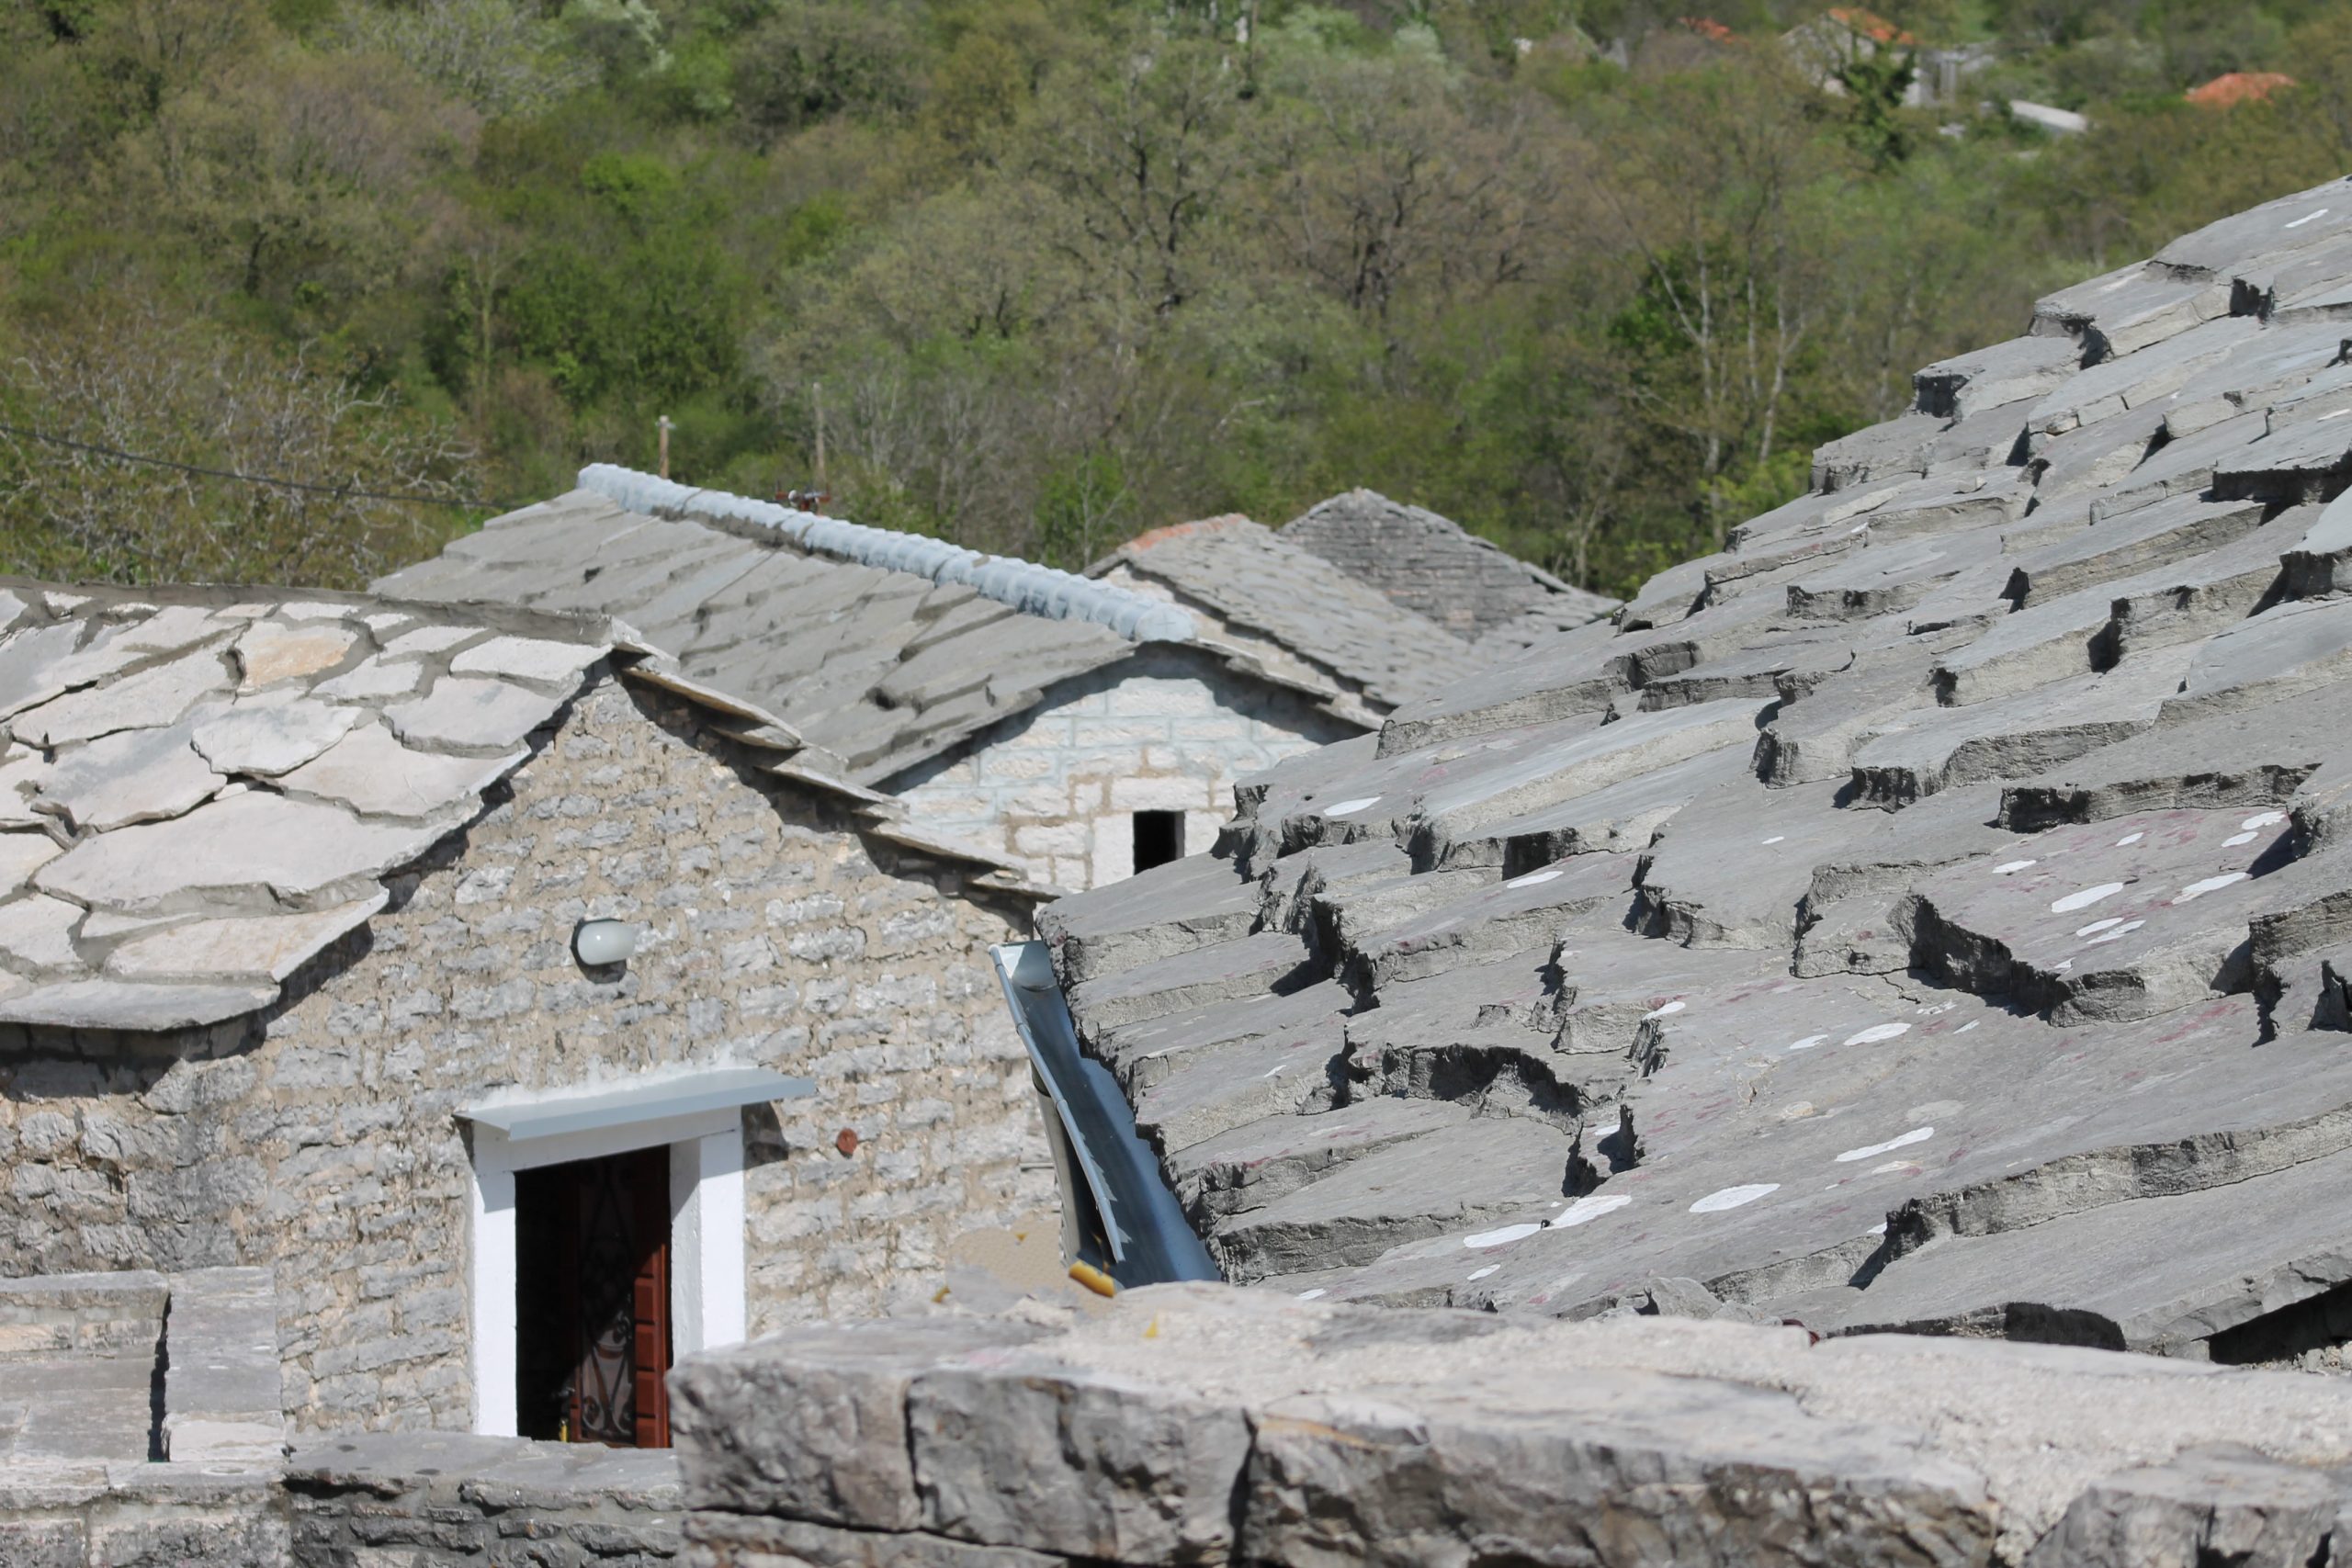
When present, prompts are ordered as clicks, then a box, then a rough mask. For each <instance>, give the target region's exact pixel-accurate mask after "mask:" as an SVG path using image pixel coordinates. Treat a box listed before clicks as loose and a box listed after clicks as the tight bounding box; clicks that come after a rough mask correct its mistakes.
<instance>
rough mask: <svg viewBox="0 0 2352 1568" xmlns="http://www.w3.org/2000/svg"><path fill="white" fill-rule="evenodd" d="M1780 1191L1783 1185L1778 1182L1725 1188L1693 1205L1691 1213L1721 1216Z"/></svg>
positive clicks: (1756, 1182) (1763, 1182) (1751, 1183)
mask: <svg viewBox="0 0 2352 1568" xmlns="http://www.w3.org/2000/svg"><path fill="white" fill-rule="evenodd" d="M1779 1190H1781V1184H1780V1183H1779V1182H1777V1181H1751V1182H1748V1183H1747V1185H1746V1186H1744V1187H1725V1188H1723V1189H1721V1190H1717V1191H1713V1192H1710V1193H1708V1194H1707V1195H1706V1196H1705V1197H1704V1198H1702V1199H1700V1200H1699V1201H1697V1202H1695V1203H1693V1204H1691V1213H1694V1214H1720V1213H1723V1212H1724V1210H1725V1209H1736V1208H1738V1207H1740V1206H1741V1205H1742V1204H1745V1203H1753V1202H1754V1201H1756V1200H1758V1198H1762V1197H1767V1196H1769V1195H1770V1194H1771V1193H1774V1192H1778V1191H1779Z"/></svg>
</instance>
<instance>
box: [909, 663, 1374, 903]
mask: <svg viewBox="0 0 2352 1568" xmlns="http://www.w3.org/2000/svg"><path fill="white" fill-rule="evenodd" d="M1356 733H1358V731H1357V730H1356V729H1355V728H1354V727H1352V726H1350V725H1346V724H1343V723H1341V722H1340V720H1338V719H1335V718H1332V717H1330V716H1328V715H1326V714H1323V713H1321V712H1319V711H1318V710H1317V709H1316V708H1315V707H1313V706H1311V705H1309V704H1307V703H1306V701H1304V700H1302V699H1300V698H1297V697H1294V696H1292V695H1290V694H1286V693H1283V692H1280V691H1277V690H1275V689H1272V688H1269V687H1264V686H1260V685H1256V684H1254V683H1252V682H1246V681H1244V680H1243V679H1242V678H1241V677H1239V676H1238V675H1235V674H1233V673H1232V672H1231V671H1228V670H1227V669H1226V668H1225V667H1224V666H1223V665H1222V664H1221V663H1219V662H1218V661H1217V660H1216V659H1214V658H1212V657H1209V656H1207V655H1204V654H1201V653H1197V652H1186V651H1184V650H1182V649H1171V648H1154V649H1146V650H1145V651H1143V652H1141V653H1139V654H1138V655H1137V656H1136V658H1134V659H1130V660H1125V661H1124V662H1122V663H1119V664H1115V665H1113V666H1111V667H1110V668H1109V669H1106V670H1103V671H1096V672H1095V673H1093V674H1090V675H1085V676H1081V677H1080V678H1078V679H1076V680H1073V681H1069V682H1065V683H1064V684H1063V685H1061V686H1059V687H1057V688H1056V689H1055V690H1054V691H1053V692H1050V693H1048V694H1047V696H1046V701H1045V702H1043V703H1040V704H1039V705H1037V706H1035V707H1034V708H1032V709H1030V710H1029V711H1028V712H1026V713H1024V714H1022V715H1019V716H1015V717H1012V718H1008V719H1005V720H1003V721H1002V722H1001V723H999V724H997V725H994V726H992V727H991V728H989V729H987V730H984V731H982V732H981V733H980V734H979V735H978V737H976V738H975V739H973V740H972V741H971V742H969V743H968V744H967V746H966V747H964V748H963V749H962V750H959V751H958V752H957V753H956V754H955V755H954V756H952V757H950V758H948V759H945V760H944V761H939V762H936V763H932V764H927V765H926V766H925V767H923V768H922V769H919V770H915V771H912V772H910V773H904V774H901V775H899V778H898V779H896V780H894V781H892V782H891V783H889V784H887V785H885V786H884V787H886V788H888V789H889V790H890V791H891V793H893V794H894V795H898V796H899V799H901V800H902V801H904V802H905V803H906V804H907V806H908V807H909V808H910V811H911V812H912V813H913V815H914V817H915V818H916V820H918V821H920V822H922V824H923V825H924V826H925V827H926V828H929V829H932V830H933V831H936V832H940V833H944V834H948V835H952V836H953V837H955V838H956V839H958V840H962V841H965V842H967V843H975V844H979V845H982V846H983V847H986V848H989V849H990V850H992V851H997V852H1001V853H1003V854H1005V855H1006V856H1008V857H1009V858H1011V859H1012V860H1014V861H1016V862H1018V863H1021V864H1022V865H1023V866H1024V867H1025V868H1026V869H1027V870H1028V872H1029V874H1031V875H1032V876H1034V877H1036V878H1038V879H1040V880H1042V881H1045V882H1048V883H1051V884H1052V885H1053V886H1057V887H1061V888H1066V889H1069V890H1071V891H1077V890H1080V889H1083V888H1088V887H1100V886H1103V884H1104V883H1106V882H1116V881H1118V880H1119V879H1120V878H1122V877H1125V876H1128V875H1131V874H1134V871H1135V860H1134V854H1135V839H1134V826H1133V824H1134V816H1135V813H1136V812H1137V811H1182V812H1183V813H1184V814H1185V821H1184V847H1185V849H1186V850H1187V851H1188V852H1198V851H1201V850H1204V849H1206V848H1207V847H1208V845H1209V842H1210V840H1213V839H1214V838H1215V837H1216V830H1217V829H1218V828H1219V827H1220V826H1221V825H1223V823H1224V822H1225V820H1226V818H1228V817H1230V816H1231V815H1232V814H1233V785H1234V784H1235V782H1236V781H1237V780H1239V779H1243V778H1246V777H1248V776H1249V775H1250V774H1251V773H1257V772H1258V771H1259V770H1261V769H1262V768H1267V767H1271V766H1272V765H1273V763H1274V762H1276V761H1279V760H1280V759H1282V758H1283V757H1287V756H1290V755H1292V754H1294V753H1295V752H1299V751H1304V750H1310V749H1311V748H1313V747H1316V746H1320V745H1322V744H1324V743H1325V742H1327V741H1331V740H1340V739H1346V738H1347V737H1348V736H1350V735H1352V734H1356Z"/></svg>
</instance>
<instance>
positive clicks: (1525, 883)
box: [1503, 865, 1564, 887]
mask: <svg viewBox="0 0 2352 1568" xmlns="http://www.w3.org/2000/svg"><path fill="white" fill-rule="evenodd" d="M1563 874H1564V873H1563V872H1562V871H1561V870H1560V868H1559V867H1558V866H1556V865H1547V866H1545V867H1544V869H1543V870H1542V871H1531V872H1529V873H1528V874H1526V875H1524V876H1514V877H1512V878H1511V879H1510V881H1509V882H1506V883H1504V884H1503V886H1505V887H1533V886H1536V885H1537V884H1539V883H1544V882H1549V881H1551V880H1553V879H1554V878H1555V877H1557V876H1560V875H1563Z"/></svg>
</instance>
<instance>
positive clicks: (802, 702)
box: [374, 475, 1338, 784]
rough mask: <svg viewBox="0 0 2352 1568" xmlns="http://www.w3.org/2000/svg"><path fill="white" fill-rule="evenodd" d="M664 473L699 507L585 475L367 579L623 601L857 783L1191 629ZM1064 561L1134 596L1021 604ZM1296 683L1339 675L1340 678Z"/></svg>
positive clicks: (560, 607)
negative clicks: (826, 542) (993, 578)
mask: <svg viewBox="0 0 2352 1568" xmlns="http://www.w3.org/2000/svg"><path fill="white" fill-rule="evenodd" d="M628 478H630V479H643V480H646V482H647V484H649V485H658V484H661V483H662V481H658V480H651V479H649V478H648V476H643V475H636V476H628ZM607 488H625V487H618V486H612V485H608V486H607ZM665 490H666V491H668V492H675V497H674V499H675V500H676V501H677V502H678V504H680V505H683V506H684V507H685V508H686V509H688V510H691V511H693V512H694V513H695V515H691V516H687V515H681V516H656V515H652V514H651V513H648V512H645V511H639V510H631V509H630V508H629V507H628V505H625V504H624V503H623V502H619V501H616V500H614V499H611V498H609V497H608V496H606V495H605V494H604V493H601V492H600V491H594V490H589V489H584V488H583V489H581V490H575V491H569V492H567V493H565V494H563V495H560V496H557V497H555V498H554V499H552V500H550V501H547V502H541V503H540V504H538V505H537V506H529V507H525V508H524V509H523V510H521V511H519V512H514V513H508V514H506V515H505V516H503V517H499V518H494V519H492V521H491V522H490V523H488V524H487V525H484V526H483V528H482V530H481V532H480V533H478V534H474V535H471V536H468V537H466V538H462V539H459V540H458V541H457V542H456V543H454V544H452V545H451V546H450V547H448V548H447V550H445V551H443V552H442V554H440V555H439V556H437V557H435V558H433V559H431V560H428V561H424V562H421V563H420V564H418V565H416V566H413V567H409V568H407V569H405V570H401V571H397V572H394V573H392V574H391V575H390V576H389V577H386V578H383V579H381V580H380V581H378V582H377V583H376V584H375V585H374V586H375V588H376V590H377V592H383V593H390V594H396V595H399V596H401V597H404V598H413V599H423V600H429V601H435V602H439V603H446V604H521V605H526V606H529V607H531V608H534V609H542V610H557V611H571V612H593V613H594V614H597V615H611V616H613V617H616V619H619V620H621V621H624V622H626V623H628V625H629V626H632V627H634V628H635V629H636V630H637V631H638V632H639V633H641V634H642V635H643V636H645V637H647V638H649V639H650V641H652V642H653V643H654V644H656V645H658V646H659V647H661V648H662V649H666V650H668V651H670V652H671V653H672V654H673V655H674V656H675V658H676V660H677V663H678V667H679V668H680V670H681V671H684V673H686V674H688V675H690V676H691V677H692V678H693V679H694V680H695V681H696V682H701V683H702V684H704V685H705V686H707V687H708V688H710V689H712V690H715V691H718V692H722V693H729V694H734V695H735V696H736V697H738V698H741V699H742V700H744V701H747V702H750V703H753V704H756V705H759V706H761V707H762V708H763V709H765V710H768V711H769V712H771V713H773V714H775V715H777V716H780V718H781V720H782V721H783V722H785V723H786V725H788V727H789V728H790V729H791V730H792V731H793V732H794V734H795V736H796V737H797V739H798V740H800V741H804V742H805V743H806V744H807V745H808V746H809V747H810V748H812V749H814V750H816V751H817V752H818V753H819V754H820V755H821V756H823V757H824V758H825V759H827V765H828V766H829V767H831V769H833V770H834V771H837V772H840V773H842V774H844V775H845V776H847V777H848V778H850V779H853V780H854V781H855V782H857V783H859V784H880V783H882V782H883V781H886V780H888V779H889V778H890V777H891V776H893V775H894V774H897V773H901V772H904V771H905V770H906V769H908V768H910V767H912V766H914V765H915V764H917V763H919V762H922V761H928V760H929V759H931V758H933V757H936V756H939V755H941V754H942V753H944V752H945V751H947V750H949V749H951V748H952V747H953V746H955V745H956V743H957V742H959V741H961V740H964V739H967V738H968V737H970V736H972V735H973V734H975V733H977V732H978V730H980V729H982V728H986V727H987V726H989V725H990V724H993V723H995V722H996V721H997V720H999V719H1001V718H1005V717H1007V716H1012V715H1014V714H1018V713H1021V712H1023V711H1024V710H1026V709H1028V708H1030V707H1033V706H1035V705H1036V704H1037V703H1038V702H1039V701H1041V700H1042V699H1043V697H1044V694H1045V690H1046V687H1048V686H1050V685H1052V684H1053V683H1054V682H1057V681H1063V680H1067V679H1069V678H1071V677H1074V676H1079V675H1084V674H1087V673H1089V672H1091V671H1096V670H1101V669H1103V668H1105V667H1107V666H1110V665H1113V664H1116V663H1118V662H1120V661H1121V660H1125V659H1127V658H1129V657H1130V656H1131V655H1133V654H1134V652H1135V650H1136V647H1137V646H1138V644H1137V641H1136V638H1138V637H1170V634H1171V633H1174V632H1182V634H1183V637H1182V638H1179V639H1178V640H1183V639H1185V638H1189V637H1190V633H1191V626H1190V623H1189V622H1188V621H1187V620H1186V619H1185V617H1183V616H1182V615H1179V614H1177V613H1176V612H1173V611H1171V610H1169V609H1167V608H1166V607H1165V606H1163V605H1160V604H1154V603H1152V602H1151V601H1148V600H1143V599H1139V598H1137V597H1136V596H1134V595H1117V591H1116V590H1109V589H1103V588H1099V587H1098V586H1097V585H1094V584H1091V583H1087V582H1085V581H1083V580H1081V579H1077V578H1072V577H1069V576H1068V574H1064V573H1053V572H1047V571H1046V569H1044V568H1042V567H1035V566H1030V565H1028V564H1027V563H1025V562H1002V561H998V562H994V563H990V562H989V560H988V559H987V558H980V557H977V556H973V555H972V553H971V552H969V551H961V552H958V551H954V550H949V549H947V548H946V547H944V546H940V545H939V542H938V541H936V540H929V539H920V538H917V537H915V536H911V535H906V536H889V535H887V534H886V533H885V531H883V530H878V529H854V525H844V524H839V523H834V522H832V520H830V519H809V520H808V521H809V523H811V524H812V525H813V524H830V525H831V528H832V529H834V530H835V531H840V530H849V529H854V533H855V534H856V535H857V536H861V540H860V542H865V543H871V542H872V541H870V540H864V539H863V537H862V536H869V535H870V536H880V537H881V538H883V539H884V540H885V541H886V542H887V541H888V540H898V541H902V542H903V543H904V544H905V545H906V546H907V547H908V550H909V552H910V553H909V554H908V556H907V558H906V561H905V564H904V567H903V569H901V568H899V567H893V566H890V565H867V564H864V563H863V562H861V561H858V560H852V559H847V558H842V557H841V556H839V555H836V554H831V553H820V552H817V551H814V550H812V549H810V548H808V547H803V545H802V544H800V543H797V542H796V541H795V540H794V539H793V538H792V537H790V536H788V535H787V534H786V533H785V532H784V531H782V530H780V529H779V528H777V527H775V526H772V525H768V524H766V523H764V522H763V521H762V520H761V519H759V518H756V517H746V516H745V515H743V513H745V511H746V509H747V508H752V507H758V506H761V505H763V503H759V502H746V501H744V500H743V499H742V498H741V497H733V496H723V495H718V493H717V492H709V491H685V490H684V487H681V486H675V485H670V486H666V487H665ZM628 493H632V494H633V493H634V491H629V492H628ZM656 499H662V498H660V497H657V498H656ZM768 510H771V511H777V512H780V511H781V509H777V508H769V509H768ZM795 515H797V516H803V517H805V516H806V514H795ZM916 547H934V548H933V551H932V552H930V553H931V554H937V553H938V552H939V551H944V552H945V554H946V555H947V556H949V557H954V558H957V559H959V560H960V559H962V558H969V559H970V560H971V561H977V562H980V563H981V567H980V570H983V571H985V570H991V568H993V569H994V570H998V571H999V574H1000V575H1002V574H1003V572H1004V571H1007V570H1011V569H1014V568H1017V569H1019V571H1020V572H1021V573H1023V574H1026V575H1025V577H1024V578H1023V581H1021V582H1016V583H1013V584H1012V585H1011V587H1010V588H1007V587H1006V586H1005V585H1001V584H995V583H992V582H978V581H962V580H960V578H961V576H964V575H970V574H956V573H947V574H941V573H938V572H936V571H935V570H932V569H933V568H935V567H936V566H937V564H938V563H937V562H936V561H935V560H933V559H930V558H928V556H923V557H921V558H919V557H918V556H917V555H916V554H915V553H913V552H914V551H915V549H916ZM876 558H877V559H879V558H883V557H882V556H881V555H879V554H877V555H876ZM1056 582H1058V583H1059V584H1060V586H1059V589H1058V592H1060V593H1062V594H1063V595H1065V596H1067V595H1069V594H1075V593H1080V592H1087V593H1100V594H1105V595H1115V596H1117V597H1119V598H1120V599H1121V600H1122V601H1123V602H1124V601H1130V600H1131V601H1133V604H1131V605H1128V606H1127V608H1130V609H1132V611H1133V612H1134V613H1133V614H1131V615H1116V616H1112V617H1109V618H1107V619H1091V618H1088V617H1087V616H1085V615H1075V614H1073V615H1053V614H1048V613H1044V612H1045V611H1046V610H1047V609H1050V608H1055V607H1057V606H1040V607H1038V608H1037V609H1036V610H1034V611H1033V610H1032V609H1024V608H1021V607H1017V606H1018V605H1019V604H1023V603H1027V602H1028V600H1029V599H1030V598H1034V597H1035V595H1034V594H1029V595H1025V596H1024V593H1023V592H1018V591H1017V590H1023V589H1025V588H1033V587H1036V586H1037V585H1040V584H1043V585H1044V586H1046V587H1048V588H1051V587H1053V586H1054V585H1055V583H1056ZM1110 620H1116V621H1117V622H1118V624H1117V625H1114V624H1109V621H1110ZM1121 626H1125V627H1126V629H1125V630H1122V629H1120V627H1121ZM1224 657H1225V658H1226V661H1227V663H1228V664H1229V665H1232V666H1234V667H1237V668H1239V669H1241V670H1243V671H1245V673H1246V674H1247V675H1249V676H1250V678H1253V679H1259V680H1266V681H1272V682H1274V683H1276V684H1280V685H1283V686H1291V685H1293V684H1295V683H1294V682H1284V681H1282V680H1280V679H1279V678H1278V677H1275V676H1273V675H1272V674H1270V673H1269V672H1268V671H1264V670H1262V669H1261V668H1259V667H1258V666H1257V665H1256V664H1255V663H1254V661H1252V660H1248V659H1246V658H1243V657H1241V656H1239V655H1238V654H1228V655H1225V656H1224ZM1304 694H1305V695H1306V696H1307V697H1308V698H1309V699H1310V700H1325V701H1328V700H1329V699H1331V698H1333V697H1335V696H1337V695H1338V694H1337V692H1336V691H1335V690H1334V689H1332V688H1330V687H1329V685H1328V683H1326V684H1324V685H1322V686H1319V687H1316V688H1313V689H1307V690H1306V691H1305V692H1304Z"/></svg>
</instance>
